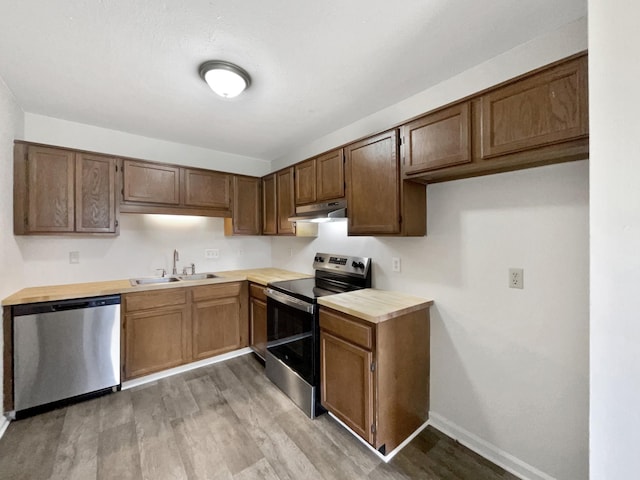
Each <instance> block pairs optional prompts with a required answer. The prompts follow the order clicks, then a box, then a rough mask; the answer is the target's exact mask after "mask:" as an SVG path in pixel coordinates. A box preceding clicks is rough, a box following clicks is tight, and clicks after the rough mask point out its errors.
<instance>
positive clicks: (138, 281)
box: [129, 277, 180, 287]
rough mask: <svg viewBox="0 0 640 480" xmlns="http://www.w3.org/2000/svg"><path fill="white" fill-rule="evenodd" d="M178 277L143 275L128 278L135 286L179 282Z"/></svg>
mask: <svg viewBox="0 0 640 480" xmlns="http://www.w3.org/2000/svg"><path fill="white" fill-rule="evenodd" d="M179 281H180V279H179V278H178V277H143V278H132V279H131V280H129V282H130V283H131V285H132V286H134V287H137V286H138V285H153V284H155V283H171V282H179Z"/></svg>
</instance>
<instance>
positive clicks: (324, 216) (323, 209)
mask: <svg viewBox="0 0 640 480" xmlns="http://www.w3.org/2000/svg"><path fill="white" fill-rule="evenodd" d="M344 218H347V201H346V200H344V199H342V200H336V201H333V202H325V203H314V204H313V205H302V206H300V207H296V214H295V216H293V217H289V221H290V222H315V223H322V222H330V221H332V220H340V219H344Z"/></svg>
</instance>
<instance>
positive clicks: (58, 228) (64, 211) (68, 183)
mask: <svg viewBox="0 0 640 480" xmlns="http://www.w3.org/2000/svg"><path fill="white" fill-rule="evenodd" d="M27 155H28V162H27V169H28V177H27V178H28V180H27V205H28V207H27V208H28V210H27V211H28V214H27V218H28V220H27V223H28V225H27V228H26V230H27V231H28V232H31V233H45V232H54V233H55V232H61V233H62V232H73V231H74V220H75V214H74V202H75V198H74V197H75V195H74V191H75V189H74V184H75V154H74V153H73V152H70V151H68V150H58V149H55V148H46V147H36V146H29V148H28V154H27Z"/></svg>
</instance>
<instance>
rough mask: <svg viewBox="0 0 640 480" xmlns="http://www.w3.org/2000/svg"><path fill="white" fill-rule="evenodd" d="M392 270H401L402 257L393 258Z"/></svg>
mask: <svg viewBox="0 0 640 480" xmlns="http://www.w3.org/2000/svg"><path fill="white" fill-rule="evenodd" d="M391 270H393V271H394V272H399V271H400V257H392V258H391Z"/></svg>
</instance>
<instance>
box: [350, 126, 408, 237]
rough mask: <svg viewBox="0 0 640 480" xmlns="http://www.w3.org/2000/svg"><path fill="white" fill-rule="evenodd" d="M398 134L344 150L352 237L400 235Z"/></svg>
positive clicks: (358, 143)
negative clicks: (354, 235)
mask: <svg viewBox="0 0 640 480" xmlns="http://www.w3.org/2000/svg"><path fill="white" fill-rule="evenodd" d="M397 146H398V130H397V129H394V130H390V131H388V132H385V133H382V134H380V135H376V136H374V137H371V138H368V139H366V140H362V141H360V142H356V143H353V144H351V145H349V146H347V147H345V157H346V168H345V169H346V176H347V186H348V188H347V205H348V207H347V208H348V211H349V213H348V218H349V234H356V235H375V234H393V233H399V232H400V169H399V156H398V148H397Z"/></svg>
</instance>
